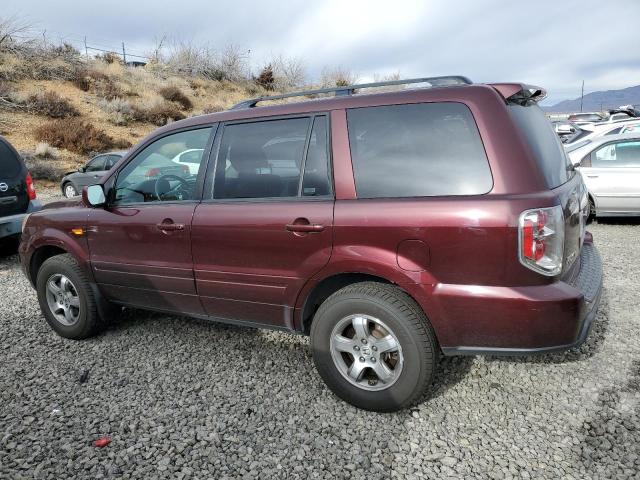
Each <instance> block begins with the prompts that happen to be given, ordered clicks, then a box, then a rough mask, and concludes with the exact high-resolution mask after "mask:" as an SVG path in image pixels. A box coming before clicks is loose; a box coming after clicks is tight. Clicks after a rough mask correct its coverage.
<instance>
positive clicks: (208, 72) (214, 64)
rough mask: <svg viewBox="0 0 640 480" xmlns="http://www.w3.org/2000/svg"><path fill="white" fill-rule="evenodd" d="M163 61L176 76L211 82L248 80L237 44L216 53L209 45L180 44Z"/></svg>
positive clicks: (170, 49) (242, 57) (245, 66)
mask: <svg viewBox="0 0 640 480" xmlns="http://www.w3.org/2000/svg"><path fill="white" fill-rule="evenodd" d="M160 60H161V61H160V62H159V63H163V64H165V65H166V67H167V69H168V70H169V71H171V72H173V73H177V74H182V75H190V76H200V77H203V78H207V79H209V80H218V81H222V80H230V81H238V80H242V79H247V77H248V76H247V71H248V65H247V61H246V56H245V55H244V54H243V52H242V51H241V50H240V49H239V48H238V47H237V46H234V45H230V46H227V47H225V48H224V49H223V50H222V51H220V52H219V51H216V50H215V49H213V48H211V47H210V46H208V45H196V44H194V43H191V42H178V43H175V44H173V45H172V46H171V47H170V48H169V52H168V53H167V54H166V55H165V56H161V57H160Z"/></svg>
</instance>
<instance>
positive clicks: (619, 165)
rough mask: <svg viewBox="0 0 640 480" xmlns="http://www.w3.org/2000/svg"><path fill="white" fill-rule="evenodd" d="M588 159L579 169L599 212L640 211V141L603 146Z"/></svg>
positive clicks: (627, 141) (623, 141) (626, 141)
mask: <svg viewBox="0 0 640 480" xmlns="http://www.w3.org/2000/svg"><path fill="white" fill-rule="evenodd" d="M587 159H588V160H589V163H590V165H588V164H587V165H585V166H582V167H581V168H580V170H581V173H582V175H583V178H584V181H585V184H586V185H587V188H588V189H589V191H590V192H591V194H592V195H593V196H594V197H595V200H596V204H597V209H598V213H599V214H607V213H609V214H623V213H632V214H637V213H640V140H635V139H634V140H621V141H617V142H612V143H609V144H606V145H603V146H602V147H600V148H598V149H597V150H595V151H594V152H593V153H592V154H591V156H590V157H587ZM583 163H585V162H584V161H583Z"/></svg>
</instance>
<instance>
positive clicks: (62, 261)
mask: <svg viewBox="0 0 640 480" xmlns="http://www.w3.org/2000/svg"><path fill="white" fill-rule="evenodd" d="M36 290H37V293H38V302H39V303H40V309H41V310H42V313H43V315H44V318H45V319H46V320H47V323H48V324H49V326H50V327H51V328H52V329H53V330H55V332H56V333H57V334H58V335H60V336H61V337H65V338H71V339H76V340H78V339H82V338H87V337H90V336H92V335H94V334H95V333H97V332H98V331H99V330H100V327H101V326H102V322H101V319H100V316H99V314H98V304H97V302H96V298H95V296H94V294H93V291H92V290H91V286H90V285H89V282H88V280H87V279H86V277H85V276H84V273H83V272H82V270H81V269H80V267H79V266H78V263H77V262H76V261H75V259H74V258H73V257H72V256H71V255H69V254H64V255H56V256H54V257H51V258H49V259H47V260H46V261H45V262H44V263H43V264H42V266H41V267H40V270H39V271H38V276H37V279H36Z"/></svg>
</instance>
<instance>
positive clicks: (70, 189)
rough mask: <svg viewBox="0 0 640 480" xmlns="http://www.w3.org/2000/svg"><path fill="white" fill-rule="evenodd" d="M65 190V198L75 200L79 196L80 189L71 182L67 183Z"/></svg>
mask: <svg viewBox="0 0 640 480" xmlns="http://www.w3.org/2000/svg"><path fill="white" fill-rule="evenodd" d="M63 190H64V196H65V197H67V198H73V197H77V196H78V189H77V188H76V187H75V185H74V184H73V183H71V182H68V183H65V185H64V189H63Z"/></svg>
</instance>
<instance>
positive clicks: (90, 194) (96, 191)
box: [82, 185, 107, 207]
mask: <svg viewBox="0 0 640 480" xmlns="http://www.w3.org/2000/svg"><path fill="white" fill-rule="evenodd" d="M106 201H107V199H106V198H105V196H104V190H103V189H102V185H89V186H88V187H84V188H83V189H82V202H83V203H84V204H85V205H86V206H87V207H101V206H102V205H104V204H105V203H106Z"/></svg>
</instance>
